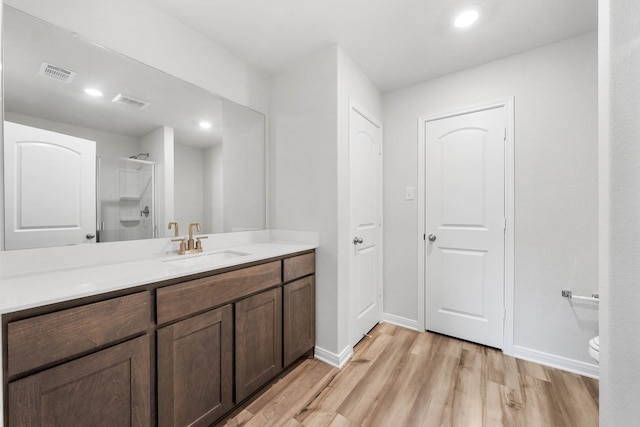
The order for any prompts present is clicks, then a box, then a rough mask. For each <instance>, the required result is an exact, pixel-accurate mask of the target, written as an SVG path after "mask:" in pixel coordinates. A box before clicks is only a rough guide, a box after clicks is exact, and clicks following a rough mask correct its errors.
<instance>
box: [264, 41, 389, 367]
mask: <svg viewBox="0 0 640 427" xmlns="http://www.w3.org/2000/svg"><path fill="white" fill-rule="evenodd" d="M350 98H353V99H355V100H357V101H358V102H359V103H360V104H361V105H363V106H364V107H365V108H367V109H368V110H369V111H371V112H372V113H373V114H376V115H378V117H380V114H381V111H382V103H381V96H380V93H379V92H378V90H377V89H376V88H375V86H374V85H373V84H372V83H371V81H370V80H369V79H368V77H367V76H366V75H365V74H364V73H363V72H362V70H360V68H359V67H358V66H357V65H356V64H355V63H354V62H353V61H352V60H351V59H350V58H349V57H348V55H347V54H346V53H345V52H344V51H343V50H342V49H341V48H340V47H338V46H332V47H330V48H327V49H323V50H321V51H320V52H317V53H315V54H313V55H311V56H309V57H307V58H305V59H303V60H302V61H300V62H298V63H295V64H293V65H291V66H289V67H287V68H286V69H285V70H283V71H282V72H280V73H279V74H277V75H276V76H275V77H274V79H273V83H272V90H271V100H272V102H271V107H270V111H271V121H270V130H271V133H270V141H271V148H270V156H269V158H270V188H271V193H270V206H271V210H270V220H271V226H272V228H281V229H289V230H314V231H319V232H320V248H319V249H318V251H317V257H316V271H317V275H316V298H317V301H316V330H317V334H316V335H317V336H316V341H317V347H318V348H320V349H322V350H323V356H324V357H328V361H330V362H332V363H335V364H337V363H341V362H342V361H343V360H344V357H345V355H346V357H348V354H350V351H351V348H350V345H349V330H348V326H349V307H348V295H349V270H348V261H349V257H348V250H349V248H350V246H349V233H350V231H349V229H348V223H349V216H348V214H349V211H348V207H349V203H348V197H349V195H348V176H349V174H348V145H347V143H348V106H349V99H350Z"/></svg>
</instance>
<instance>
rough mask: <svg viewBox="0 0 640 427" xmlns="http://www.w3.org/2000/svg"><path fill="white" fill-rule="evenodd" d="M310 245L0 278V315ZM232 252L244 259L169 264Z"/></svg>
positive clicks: (261, 246) (245, 248)
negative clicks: (187, 264) (240, 254)
mask: <svg viewBox="0 0 640 427" xmlns="http://www.w3.org/2000/svg"><path fill="white" fill-rule="evenodd" d="M315 248H316V246H315V245H313V244H305V243H289V242H264V243H254V244H248V245H241V246H234V247H228V248H216V249H211V250H205V251H204V252H202V253H199V254H187V255H170V256H166V257H153V258H148V259H142V260H135V261H129V262H118V263H112V264H106V265H92V266H86V267H78V268H70V269H59V270H53V271H52V270H49V271H42V272H37V273H23V274H15V275H12V276H5V277H2V278H0V293H1V295H2V298H0V313H9V312H14V311H19V310H24V309H27V308H33V307H38V306H42V305H47V304H53V303H57V302H62V301H68V300H72V299H77V298H82V297H87V296H92V295H98V294H102V293H106V292H111V291H116V290H121V289H127V288H132V287H135V286H140V285H146V284H149V283H154V282H159V281H163V280H167V279H174V278H178V277H182V276H188V275H191V274H196V273H202V272H206V271H213V270H218V269H221V268H226V267H230V266H234V265H240V264H245V263H250V262H254V261H260V260H264V259H268V258H273V257H278V256H284V255H289V254H293V253H296V252H301V251H306V250H310V249H315ZM228 251H233V252H237V253H243V254H246V255H242V256H235V257H233V258H230V259H225V260H220V261H215V262H212V263H210V264H204V263H200V264H198V265H192V266H182V265H179V264H180V262H178V264H175V263H172V262H167V261H172V260H183V259H184V260H186V259H188V258H194V257H202V256H203V255H204V256H206V255H208V254H214V253H221V252H228Z"/></svg>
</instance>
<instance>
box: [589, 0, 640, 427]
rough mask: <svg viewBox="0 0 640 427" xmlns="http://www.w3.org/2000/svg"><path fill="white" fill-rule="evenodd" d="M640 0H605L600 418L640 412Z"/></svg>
mask: <svg viewBox="0 0 640 427" xmlns="http://www.w3.org/2000/svg"><path fill="white" fill-rule="evenodd" d="M638 16H640V3H639V2H638V1H637V0H616V1H611V0H602V1H600V3H599V32H600V40H599V52H600V53H599V54H600V57H599V59H600V68H599V74H600V81H599V83H600V99H599V103H600V122H599V124H600V169H601V173H600V179H601V185H600V236H601V242H600V246H601V251H600V290H601V294H602V303H601V306H602V308H601V313H600V322H601V326H602V327H601V330H600V425H601V426H603V427H606V426H615V427H617V426H632V425H638V420H640V405H638V401H640V334H638V325H640V310H639V307H640V262H639V261H638V260H640V144H639V141H640V120H639V119H638V118H639V117H640V27H639V26H638Z"/></svg>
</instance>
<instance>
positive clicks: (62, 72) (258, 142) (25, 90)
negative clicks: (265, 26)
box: [2, 6, 267, 249]
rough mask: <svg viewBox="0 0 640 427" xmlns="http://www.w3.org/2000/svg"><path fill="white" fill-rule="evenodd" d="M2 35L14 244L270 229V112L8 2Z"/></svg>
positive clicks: (9, 225)
mask: <svg viewBox="0 0 640 427" xmlns="http://www.w3.org/2000/svg"><path fill="white" fill-rule="evenodd" d="M2 30H3V49H4V63H3V69H2V71H3V74H4V120H5V121H4V156H5V161H4V177H5V204H4V206H5V248H6V249H21V248H32V247H50V246H59V245H67V244H79V243H94V242H105V241H122V240H132V239H143V238H153V237H166V236H173V235H174V228H173V227H172V229H169V228H168V224H169V223H170V222H176V223H178V224H179V225H180V227H181V229H180V234H181V235H183V234H184V233H185V232H186V231H187V226H188V224H189V223H194V222H197V223H199V224H201V233H203V234H210V233H218V232H231V231H242V230H256V229H264V228H266V226H267V224H266V186H265V176H266V164H265V118H264V116H263V115H262V114H260V113H257V112H255V111H253V110H250V109H248V108H246V107H243V106H241V105H238V104H236V103H234V102H231V101H229V100H226V99H223V98H221V97H219V96H216V95H213V94H211V93H210V92H208V91H206V90H204V89H202V88H199V87H196V86H194V85H192V84H189V83H186V82H184V81H182V80H180V79H178V78H175V77H173V76H170V75H168V74H166V73H164V72H161V71H159V70H156V69H154V68H151V67H149V66H146V65H144V64H142V63H140V62H138V61H135V60H133V59H131V58H128V57H125V56H123V55H121V54H118V53H117V52H113V51H111V50H109V49H105V48H103V47H100V46H97V45H95V44H93V43H91V42H89V41H87V40H85V39H83V38H82V37H79V36H77V35H75V34H73V33H70V32H67V31H65V30H62V29H60V28H58V27H55V26H53V25H51V24H49V23H46V22H43V21H42V20H39V19H37V18H34V17H32V16H30V15H28V14H25V13H23V12H20V11H18V10H16V9H14V8H11V7H8V6H4V9H3V26H2ZM193 65H194V66H197V64H193Z"/></svg>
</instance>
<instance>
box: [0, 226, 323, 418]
mask: <svg viewBox="0 0 640 427" xmlns="http://www.w3.org/2000/svg"><path fill="white" fill-rule="evenodd" d="M203 244H205V248H204V251H203V252H202V253H200V254H192V255H177V253H176V244H175V243H173V242H171V238H161V239H148V240H139V241H131V242H117V243H111V244H110V243H101V244H93V245H74V246H66V247H59V248H42V249H27V250H19V251H0V314H3V313H11V312H15V311H19V310H24V309H28V308H33V307H39V306H43V305H47V304H53V303H57V302H62V301H69V300H73V299H77V298H82V297H87V296H92V295H99V294H102V293H107V292H111V291H116V290H121V289H128V288H133V287H136V286H140V285H146V284H149V283H154V282H158V281H162V280H168V279H175V278H178V277H182V276H188V275H191V274H197V273H201V272H205V271H215V270H218V269H222V268H226V267H231V266H234V265H241V264H245V263H250V262H255V261H261V260H265V259H269V258H274V257H279V256H285V255H290V254H294V253H296V252H302V251H307V250H311V249H316V248H318V247H319V234H318V233H316V232H304V231H286V230H258V231H247V232H237V233H222V234H215V235H209V239H208V240H207V241H205V242H203ZM225 251H235V252H242V253H245V254H246V255H242V256H236V257H234V258H230V259H224V260H218V261H214V262H213V263H212V264H210V265H204V264H203V263H197V264H196V265H192V266H181V265H180V264H182V263H181V262H178V263H175V262H174V263H171V262H167V261H168V260H169V261H170V260H174V259H187V258H190V257H197V256H203V255H207V254H211V253H219V252H225ZM147 254H148V255H147ZM2 338H3V337H2V329H1V328H0V341H2ZM1 365H2V352H1V351H0V366H1ZM2 394H3V390H2V387H0V427H2V426H3V419H4V415H3V413H4V408H3V396H2Z"/></svg>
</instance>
